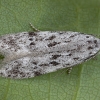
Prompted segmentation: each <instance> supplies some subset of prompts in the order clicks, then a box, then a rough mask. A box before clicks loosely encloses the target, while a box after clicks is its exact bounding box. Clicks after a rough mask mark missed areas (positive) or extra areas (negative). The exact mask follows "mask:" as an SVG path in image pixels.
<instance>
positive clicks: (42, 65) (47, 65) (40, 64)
mask: <svg viewBox="0 0 100 100" xmlns="http://www.w3.org/2000/svg"><path fill="white" fill-rule="evenodd" d="M39 66H49V64H40V65H39Z"/></svg>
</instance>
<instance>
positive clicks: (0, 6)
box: [0, 0, 100, 100]
mask: <svg viewBox="0 0 100 100" xmlns="http://www.w3.org/2000/svg"><path fill="white" fill-rule="evenodd" d="M30 22H31V23H32V24H33V25H34V26H35V27H36V28H37V29H39V30H42V31H45V30H47V31H49V30H50V31H51V30H55V31H56V30H60V31H61V30H65V31H78V32H83V33H87V34H93V35H95V36H97V37H98V35H99V34H100V0H0V35H2V34H9V33H14V34H15V33H17V32H23V31H32V29H31V28H30V26H29V23H30ZM99 67H100V56H99V54H98V55H97V56H96V58H95V59H91V60H89V61H87V62H85V63H82V64H80V65H78V66H75V67H74V68H73V70H72V72H71V74H70V75H67V74H66V69H63V70H59V71H57V72H54V73H50V74H45V75H42V76H38V77H35V78H31V79H23V80H14V79H7V78H2V77H0V100H100V68H99ZM62 72H63V73H62ZM61 73H62V74H61Z"/></svg>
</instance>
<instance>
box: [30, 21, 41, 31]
mask: <svg viewBox="0 0 100 100" xmlns="http://www.w3.org/2000/svg"><path fill="white" fill-rule="evenodd" d="M29 24H30V26H31V28H32V29H33V30H34V31H36V32H39V31H40V30H38V29H36V28H35V27H34V26H33V25H32V24H31V23H29Z"/></svg>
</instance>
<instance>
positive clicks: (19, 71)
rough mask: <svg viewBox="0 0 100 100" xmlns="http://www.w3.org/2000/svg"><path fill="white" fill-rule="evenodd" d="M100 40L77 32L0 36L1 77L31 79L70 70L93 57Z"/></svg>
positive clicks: (99, 46) (45, 32)
mask: <svg viewBox="0 0 100 100" xmlns="http://www.w3.org/2000/svg"><path fill="white" fill-rule="evenodd" d="M99 50H100V39H98V38H96V37H94V36H92V35H87V34H84V33H80V32H72V31H38V30H36V32H21V33H16V34H8V35H2V36H1V37H0V76H3V77H9V78H14V79H23V78H31V77H35V76H38V75H42V74H46V73H50V72H54V71H57V70H59V69H63V68H72V67H73V66H75V65H77V64H80V63H82V62H84V61H87V60H88V59H90V58H92V57H94V56H95V55H96V54H97V53H98V52H99Z"/></svg>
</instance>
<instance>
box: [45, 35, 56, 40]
mask: <svg viewBox="0 0 100 100" xmlns="http://www.w3.org/2000/svg"><path fill="white" fill-rule="evenodd" d="M54 38H56V36H55V35H52V36H50V37H49V38H48V39H46V40H53V39H54Z"/></svg>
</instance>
